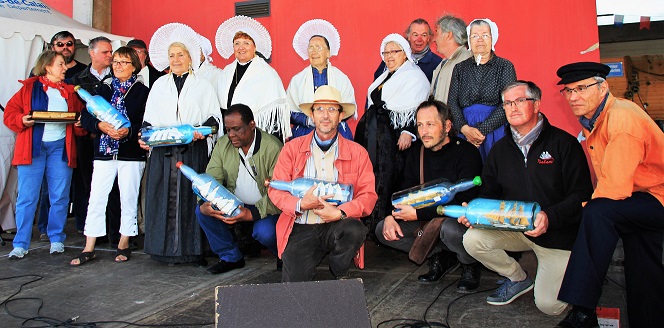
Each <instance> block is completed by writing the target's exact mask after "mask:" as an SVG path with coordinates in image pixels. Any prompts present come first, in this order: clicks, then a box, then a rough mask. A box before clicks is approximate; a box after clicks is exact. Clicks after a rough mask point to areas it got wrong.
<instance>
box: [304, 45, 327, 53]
mask: <svg viewBox="0 0 664 328" xmlns="http://www.w3.org/2000/svg"><path fill="white" fill-rule="evenodd" d="M323 49H326V48H323V47H321V46H309V48H307V51H309V52H321V51H323Z"/></svg>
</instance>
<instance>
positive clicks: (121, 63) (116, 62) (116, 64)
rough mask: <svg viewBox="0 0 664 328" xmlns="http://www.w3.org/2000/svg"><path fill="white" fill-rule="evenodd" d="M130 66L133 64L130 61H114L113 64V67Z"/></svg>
mask: <svg viewBox="0 0 664 328" xmlns="http://www.w3.org/2000/svg"><path fill="white" fill-rule="evenodd" d="M129 64H131V62H130V61H115V60H114V61H112V62H111V65H113V66H118V65H119V66H120V67H127V65H129Z"/></svg>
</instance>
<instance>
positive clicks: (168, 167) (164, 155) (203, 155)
mask: <svg viewBox="0 0 664 328" xmlns="http://www.w3.org/2000/svg"><path fill="white" fill-rule="evenodd" d="M207 147H208V146H207V142H206V141H205V140H198V141H195V142H194V143H192V144H190V145H187V146H174V147H157V148H153V149H152V153H151V155H150V158H149V159H148V162H147V171H146V175H147V179H146V184H147V186H146V195H147V197H146V201H145V203H146V205H145V253H146V254H149V255H150V256H151V257H152V259H154V260H157V261H159V262H166V263H193V262H198V261H200V260H202V258H203V248H204V241H203V240H204V239H203V238H204V237H203V232H202V231H201V228H200V226H199V225H198V221H197V220H196V214H195V210H196V204H197V199H196V195H195V194H194V192H193V191H192V189H191V181H189V179H187V178H186V177H185V176H184V175H182V174H181V173H180V170H179V169H178V168H176V167H175V163H177V162H178V161H182V162H183V163H184V164H186V165H188V166H190V167H191V168H193V169H194V170H196V172H199V173H204V172H205V168H206V167H207V163H208V160H209V159H208V148H207Z"/></svg>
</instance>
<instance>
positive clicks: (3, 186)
mask: <svg viewBox="0 0 664 328" xmlns="http://www.w3.org/2000/svg"><path fill="white" fill-rule="evenodd" d="M0 26H2V28H1V29H0V63H3V65H0V105H2V106H4V105H6V104H7V102H8V101H9V99H10V98H11V97H12V96H13V95H14V94H15V93H16V92H17V91H18V90H19V89H20V88H21V84H20V83H19V82H18V80H23V79H25V78H26V77H28V75H29V74H30V69H32V67H33V66H34V65H35V62H36V61H37V57H39V54H40V53H41V52H42V51H43V50H44V44H45V42H48V41H50V40H51V37H53V35H54V34H55V33H58V32H60V31H63V30H67V31H70V32H71V33H72V34H74V37H76V38H77V39H78V40H79V41H80V42H81V43H83V44H85V45H87V44H88V43H89V42H90V39H92V38H95V37H98V36H105V37H107V38H109V39H110V40H111V41H112V42H111V44H112V46H113V49H117V48H119V47H120V46H121V45H123V44H126V43H127V42H129V40H131V39H132V38H130V37H124V36H118V35H113V34H109V33H105V32H103V31H100V30H97V29H94V28H92V27H89V26H87V25H85V24H82V23H79V22H77V21H75V20H73V19H71V18H69V17H68V16H66V15H63V14H61V13H60V12H58V11H57V10H54V9H51V8H49V7H48V6H47V5H45V4H43V3H42V2H41V1H38V0H31V1H18V0H5V1H1V2H0ZM1 114H4V113H0V118H2V115H1ZM14 138H15V135H14V132H12V131H11V130H9V129H8V128H7V127H6V126H4V123H2V121H1V120H0V226H2V229H4V230H7V229H11V228H14V225H15V222H14V206H15V203H16V168H15V167H13V166H12V165H11V158H12V154H13V152H14Z"/></svg>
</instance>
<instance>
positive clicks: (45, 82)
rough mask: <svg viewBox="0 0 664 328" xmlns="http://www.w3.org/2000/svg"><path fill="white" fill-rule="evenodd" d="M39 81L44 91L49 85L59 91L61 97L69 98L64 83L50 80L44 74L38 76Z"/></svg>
mask: <svg viewBox="0 0 664 328" xmlns="http://www.w3.org/2000/svg"><path fill="white" fill-rule="evenodd" d="M39 82H41V83H42V84H43V85H44V92H46V90H48V87H51V88H53V89H57V90H59V91H60V94H61V95H62V98H65V100H67V99H69V93H67V91H66V90H65V84H64V83H63V82H62V81H60V82H57V83H55V82H51V80H49V79H48V78H46V76H40V77H39Z"/></svg>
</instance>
